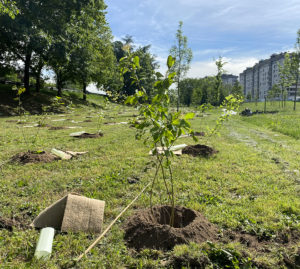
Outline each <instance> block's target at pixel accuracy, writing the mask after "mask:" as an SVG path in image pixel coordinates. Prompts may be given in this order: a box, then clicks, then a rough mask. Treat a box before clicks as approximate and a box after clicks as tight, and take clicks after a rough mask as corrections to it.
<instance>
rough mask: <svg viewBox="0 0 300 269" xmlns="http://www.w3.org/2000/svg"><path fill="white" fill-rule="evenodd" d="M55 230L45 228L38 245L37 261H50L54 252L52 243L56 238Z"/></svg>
mask: <svg viewBox="0 0 300 269" xmlns="http://www.w3.org/2000/svg"><path fill="white" fill-rule="evenodd" d="M54 232H55V230H54V228H51V227H47V228H43V229H42V230H41V233H40V237H39V240H38V243H37V245H36V249H35V253H34V256H35V257H36V258H37V259H43V260H48V259H49V258H50V256H51V252H52V243H53V238H54Z"/></svg>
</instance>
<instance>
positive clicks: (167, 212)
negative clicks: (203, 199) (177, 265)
mask: <svg viewBox="0 0 300 269" xmlns="http://www.w3.org/2000/svg"><path fill="white" fill-rule="evenodd" d="M170 216H171V207H170V206H155V207H153V208H152V210H151V209H145V210H139V211H138V212H136V213H135V214H134V215H133V216H132V217H131V218H129V220H128V221H127V223H126V224H125V227H124V229H125V240H126V242H127V245H128V246H129V247H131V248H134V249H137V250H140V249H143V248H153V249H164V250H170V249H172V248H173V247H174V246H175V245H177V244H187V243H188V242H191V241H193V242H196V243H202V242H205V241H207V240H210V241H214V240H215V239H216V234H217V228H216V227H215V226H214V225H213V224H212V223H210V222H209V221H208V220H207V219H206V218H205V217H204V216H203V215H202V214H201V213H199V212H197V211H195V210H192V209H188V208H185V207H180V206H176V207H175V219H174V227H171V226H170V225H169V223H170Z"/></svg>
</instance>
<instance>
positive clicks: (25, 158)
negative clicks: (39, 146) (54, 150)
mask: <svg viewBox="0 0 300 269" xmlns="http://www.w3.org/2000/svg"><path fill="white" fill-rule="evenodd" d="M56 160H59V158H58V157H57V156H55V155H53V154H51V153H48V152H45V151H42V152H37V151H27V152H21V153H18V154H16V155H14V156H13V157H12V158H11V162H17V163H21V164H27V163H50V162H53V161H56Z"/></svg>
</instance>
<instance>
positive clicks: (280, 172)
mask: <svg viewBox="0 0 300 269" xmlns="http://www.w3.org/2000/svg"><path fill="white" fill-rule="evenodd" d="M63 99H66V100H70V97H69V96H66V97H65V98H63ZM89 101H90V102H87V103H80V102H78V103H75V102H73V103H74V105H73V106H69V108H68V109H64V112H63V113H60V114H54V113H49V114H48V115H46V116H43V117H41V116H35V115H29V116H26V117H25V119H26V123H25V124H17V122H16V121H17V120H18V117H17V116H10V117H5V116H2V117H1V118H0V125H1V129H0V138H1V140H0V161H1V163H2V165H1V170H0V177H1V180H0V204H1V211H0V219H1V221H2V222H3V220H5V221H14V227H13V228H12V230H9V229H4V228H3V229H1V225H2V224H1V222H0V267H1V268H61V267H63V266H64V265H66V263H67V262H69V261H71V260H72V259H73V258H76V257H77V256H78V255H80V254H81V253H82V252H83V251H84V250H85V249H86V248H87V247H88V246H89V245H90V244H91V243H92V242H93V240H94V239H95V238H96V237H97V235H90V234H86V233H60V232H57V233H56V235H55V238H54V243H53V252H52V256H51V259H50V260H48V261H37V260H35V259H33V255H34V250H35V246H36V242H37V239H38V235H39V231H37V230H34V229H30V228H28V227H27V225H29V224H30V223H31V222H32V220H33V219H34V218H35V217H36V216H37V215H38V214H39V212H41V210H43V209H44V208H45V207H47V206H49V205H50V204H51V203H53V202H54V201H56V200H58V199H59V198H61V197H63V196H64V195H65V194H67V193H70V192H75V193H78V194H81V195H84V196H86V197H89V198H95V199H100V200H104V201H106V207H105V213H104V227H107V225H109V223H110V222H111V221H112V220H113V219H114V218H115V217H116V216H117V215H118V214H119V213H120V212H121V211H122V209H123V208H124V207H125V206H126V205H127V204H128V203H129V202H130V201H131V200H132V199H133V198H134V197H135V196H136V195H137V194H138V193H139V192H140V191H141V189H142V188H143V187H144V186H145V185H146V184H147V183H148V182H149V181H150V180H151V178H152V177H153V173H154V169H153V167H152V165H151V163H152V161H153V157H151V156H149V154H148V152H149V149H148V148H147V147H146V146H145V145H144V144H143V142H142V141H137V140H136V139H135V129H134V128H131V127H130V124H120V125H107V124H104V123H105V122H129V121H130V120H133V119H135V115H136V114H137V111H136V110H135V109H134V108H130V107H124V106H119V105H115V104H109V105H108V106H107V107H106V108H105V109H104V108H103V107H104V101H103V99H102V98H101V97H96V96H93V97H91V98H90V99H89ZM69 103H70V102H68V104H69ZM299 105H300V103H299ZM246 106H249V104H244V105H243V107H246ZM250 106H253V107H251V108H252V109H255V104H250ZM275 107H278V106H277V105H274V108H275ZM262 108H263V104H259V108H258V109H262ZM268 109H272V110H273V108H271V107H270V108H268ZM298 109H299V110H300V107H299V108H298ZM186 110H192V108H191V109H186ZM100 113H101V115H102V116H103V117H104V118H103V120H101V121H100V122H99V119H98V118H99V115H100ZM220 113H221V111H220V110H218V109H215V110H213V111H210V112H208V113H205V114H204V115H202V114H201V113H200V112H199V113H197V114H198V115H199V116H198V117H195V118H194V119H193V120H192V121H191V123H192V127H193V128H194V130H195V131H204V132H207V127H210V128H211V127H213V126H214V122H215V120H216V119H217V117H218V115H219V114H220ZM299 116H300V113H299V112H298V111H297V112H293V111H292V109H291V104H288V107H287V108H286V109H284V110H280V111H279V113H277V114H259V115H255V116H252V117H242V116H239V115H236V116H232V118H231V119H230V121H228V122H226V123H225V124H224V126H223V127H222V128H221V130H220V132H219V134H218V135H214V136H211V137H209V136H204V137H201V138H200V139H199V142H198V143H201V144H205V145H209V146H211V147H213V148H215V149H216V150H218V151H219V152H218V153H217V154H216V155H215V156H213V157H211V158H200V157H192V156H188V155H182V156H177V157H176V156H175V157H174V158H173V168H174V178H175V191H176V201H177V203H176V204H177V205H181V206H185V207H188V208H191V209H194V210H197V211H200V212H201V213H202V214H203V215H204V216H205V217H206V218H207V219H208V220H209V221H210V222H211V223H213V224H214V225H216V227H217V229H218V234H219V236H220V238H222V234H225V233H228V232H232V233H236V234H243V235H247V236H248V235H249V238H251V240H252V239H253V240H255V242H256V245H251V246H249V244H248V243H247V242H245V241H243V240H238V238H235V239H233V240H232V242H228V241H224V240H223V241H222V240H219V242H213V243H210V242H204V243H203V244H201V245H198V244H194V243H191V244H189V245H179V246H176V247H175V248H174V249H173V250H170V251H162V250H149V249H145V250H142V251H141V252H137V251H135V250H133V249H130V248H127V247H126V242H125V240H124V239H123V238H124V231H123V227H124V223H125V222H126V220H127V219H128V218H129V217H130V216H131V215H132V214H133V213H134V212H135V210H137V209H142V208H146V207H148V206H149V190H148V191H146V192H145V193H144V194H143V195H142V196H141V197H140V198H139V199H138V201H137V202H136V203H135V204H134V206H133V207H131V208H130V209H129V210H128V211H127V212H126V213H125V215H124V216H123V217H122V218H121V219H120V220H119V221H118V222H117V223H116V225H114V226H113V228H112V229H111V231H110V232H109V233H108V234H107V235H106V236H105V238H104V239H103V240H102V241H101V242H100V243H99V244H98V245H97V246H96V247H95V248H93V249H92V251H91V252H90V253H89V254H88V255H87V256H86V257H85V258H84V259H83V260H82V261H80V263H78V264H77V265H76V268H201V266H200V265H203V266H204V264H206V267H203V268H224V266H225V265H226V264H227V265H228V266H229V267H228V268H293V267H292V266H296V264H297V265H298V266H299V264H300V263H299V260H300V253H299V249H300V198H299V197H300V185H299V184H300V172H299V170H300V168H299V162H300V142H299V138H300V135H299V134H300V121H299V118H300V117H299ZM41 120H42V121H43V123H44V124H48V125H51V126H64V127H76V128H74V129H62V130H49V127H24V126H31V125H34V124H35V123H38V122H40V121H41ZM57 120H58V121H57ZM100 123H101V124H100ZM99 129H101V131H102V132H103V134H104V136H103V137H99V138H95V139H80V140H78V139H76V138H73V137H70V136H69V134H70V133H72V132H76V131H83V130H84V131H87V132H96V131H98V130H99ZM35 138H36V139H35ZM34 140H36V141H34ZM33 141H34V143H32V142H33ZM178 143H180V144H181V143H185V144H195V142H193V140H192V139H191V138H189V137H186V138H181V139H180V141H178ZM52 148H56V149H61V150H72V151H88V153H87V154H85V155H82V156H78V157H76V158H73V159H72V160H58V161H54V162H50V163H34V164H25V165H23V164H19V163H13V162H9V161H10V159H11V157H12V156H14V155H15V154H17V153H20V152H24V151H28V150H34V151H38V150H44V151H48V152H49V151H50V150H51V149H52ZM131 178H136V179H137V180H136V181H135V182H134V183H132V181H130V179H131ZM161 189H162V185H160V186H158V187H157V188H156V189H155V195H154V198H153V203H154V204H160V203H161V204H164V203H166V200H165V199H164V198H161V199H160V192H161ZM2 226H3V225H2ZM243 264H244V267H242V265H243ZM246 264H247V266H248V267H245V266H246ZM234 266H237V267H234ZM295 268H296V267H295Z"/></svg>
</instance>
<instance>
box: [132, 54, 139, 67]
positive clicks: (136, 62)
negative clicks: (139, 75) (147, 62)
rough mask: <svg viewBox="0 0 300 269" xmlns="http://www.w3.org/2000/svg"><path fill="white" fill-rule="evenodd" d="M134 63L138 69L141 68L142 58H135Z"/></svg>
mask: <svg viewBox="0 0 300 269" xmlns="http://www.w3.org/2000/svg"><path fill="white" fill-rule="evenodd" d="M133 63H134V64H135V65H136V66H137V67H138V68H140V58H139V56H134V58H133Z"/></svg>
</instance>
